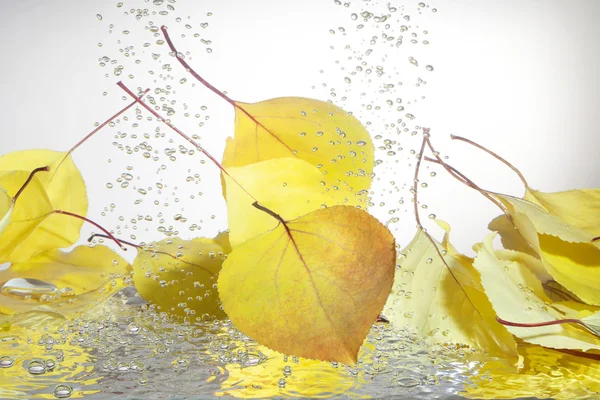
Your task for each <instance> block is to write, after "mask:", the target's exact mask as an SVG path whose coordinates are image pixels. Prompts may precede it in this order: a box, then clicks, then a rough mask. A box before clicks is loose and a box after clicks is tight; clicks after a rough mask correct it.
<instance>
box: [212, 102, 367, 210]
mask: <svg viewBox="0 0 600 400" xmlns="http://www.w3.org/2000/svg"><path fill="white" fill-rule="evenodd" d="M235 104H236V107H235V134H234V139H233V140H228V141H227V143H226V147H225V152H224V156H223V163H222V164H223V166H224V167H225V168H229V167H243V166H245V165H249V164H253V163H257V162H260V161H265V160H271V159H274V158H288V157H297V158H299V159H301V160H305V161H307V162H308V163H310V164H312V165H314V166H316V167H318V168H319V170H320V171H321V172H322V173H323V174H324V177H323V180H324V181H325V182H327V185H328V186H330V187H334V186H335V187H336V188H337V190H341V191H343V192H349V193H351V194H349V195H348V198H349V199H350V205H361V206H363V207H366V203H367V198H366V195H360V196H358V194H361V193H364V192H363V191H366V190H368V189H369V187H370V186H371V180H372V177H371V173H372V171H373V144H372V141H371V137H370V135H369V132H367V130H366V129H365V128H364V127H363V126H362V124H361V123H360V121H359V120H358V119H356V118H355V117H354V116H353V115H351V114H349V113H347V112H346V111H344V110H342V109H341V108H339V107H337V106H335V105H334V104H331V103H327V102H324V101H319V100H313V99H307V98H301V97H281V98H275V99H270V100H265V101H261V102H259V103H253V104H249V103H242V102H235Z"/></svg>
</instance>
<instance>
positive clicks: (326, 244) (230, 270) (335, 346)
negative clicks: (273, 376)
mask: <svg viewBox="0 0 600 400" xmlns="http://www.w3.org/2000/svg"><path fill="white" fill-rule="evenodd" d="M395 256H396V252H395V246H394V238H393V236H392V235H391V233H390V232H389V231H388V230H387V229H386V228H385V227H384V226H383V225H382V224H381V223H379V221H377V220H376V219H375V218H373V217H371V216H370V215H369V214H368V213H366V212H365V211H361V210H359V209H357V208H354V207H347V206H334V207H331V208H326V209H322V210H317V211H313V212H311V213H310V214H307V215H305V216H303V217H300V218H298V219H295V220H293V221H287V222H285V223H283V222H282V223H280V224H279V225H278V226H277V227H276V228H275V229H273V230H271V231H268V232H265V233H263V234H261V235H258V236H256V237H254V238H252V239H250V240H248V241H246V242H245V243H244V244H242V245H240V246H238V247H237V248H235V249H234V250H233V251H232V253H231V254H230V255H229V257H228V258H227V260H226V261H225V263H224V264H223V270H222V271H221V273H220V274H219V280H218V288H219V294H220V297H221V301H222V303H223V309H224V310H225V312H226V313H227V315H228V316H229V317H230V318H231V320H232V322H233V323H234V324H235V326H236V327H238V328H239V329H240V330H241V331H242V332H243V333H245V334H247V335H248V336H250V337H251V338H253V339H254V340H256V341H258V342H259V343H261V344H263V345H265V346H267V347H269V348H271V349H273V350H276V351H279V352H282V353H286V354H293V355H297V356H300V357H306V358H313V359H319V360H327V361H340V362H344V363H347V364H353V363H355V362H356V357H357V354H358V350H359V348H360V346H361V344H362V342H363V340H364V338H365V337H366V335H367V333H368V332H369V329H370V327H371V325H372V324H373V322H375V320H376V319H377V317H378V315H379V313H380V312H381V310H382V308H383V305H384V303H385V301H386V299H387V297H388V295H389V292H390V289H391V286H392V282H393V277H394V265H395V258H396V257H395Z"/></svg>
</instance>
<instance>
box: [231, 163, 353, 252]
mask: <svg viewBox="0 0 600 400" xmlns="http://www.w3.org/2000/svg"><path fill="white" fill-rule="evenodd" d="M227 172H228V175H225V182H226V200H227V216H228V220H229V231H230V240H231V245H232V246H233V247H234V248H235V247H237V246H238V245H240V244H242V243H244V242H245V241H246V240H248V239H251V238H253V237H254V236H256V235H258V234H260V233H263V232H266V231H268V230H270V229H273V228H275V226H276V225H277V223H278V221H277V220H276V219H275V218H273V217H272V216H270V215H268V214H266V213H265V212H263V211H260V210H258V209H257V208H255V207H253V206H252V203H253V202H254V201H257V200H258V202H259V203H260V204H261V205H263V206H265V207H267V208H268V209H269V210H271V211H273V212H275V213H277V214H279V215H280V216H281V217H282V218H283V219H284V220H292V219H295V218H298V217H301V216H303V215H305V214H308V213H309V212H311V211H314V210H317V209H319V208H323V207H331V206H335V205H339V204H342V203H346V202H347V198H346V197H345V196H346V195H345V194H344V192H341V191H336V190H332V189H330V188H327V187H325V185H324V182H323V174H322V173H321V172H319V170H318V169H317V168H316V167H314V166H312V165H310V164H309V163H307V162H306V161H303V160H300V159H297V158H280V159H273V160H267V161H262V162H259V163H256V164H250V165H247V166H245V167H239V168H235V167H232V168H228V169H227ZM233 180H235V181H233ZM242 187H243V189H242ZM249 193H252V196H254V197H251V196H250V194H249Z"/></svg>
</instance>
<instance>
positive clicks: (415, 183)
mask: <svg viewBox="0 0 600 400" xmlns="http://www.w3.org/2000/svg"><path fill="white" fill-rule="evenodd" d="M429 131H430V128H423V142H422V143H421V150H419V154H418V156H417V165H416V166H415V175H414V178H413V203H414V210H415V219H416V221H417V227H418V228H420V229H423V225H422V224H421V218H420V217H419V205H418V192H419V189H418V182H419V169H420V168H421V161H423V153H424V152H425V144H426V143H427V140H428V138H429Z"/></svg>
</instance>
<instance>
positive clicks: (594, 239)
mask: <svg viewBox="0 0 600 400" xmlns="http://www.w3.org/2000/svg"><path fill="white" fill-rule="evenodd" d="M598 240H600V236H598V237H595V238H593V239H592V242H596V241H598Z"/></svg>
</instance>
